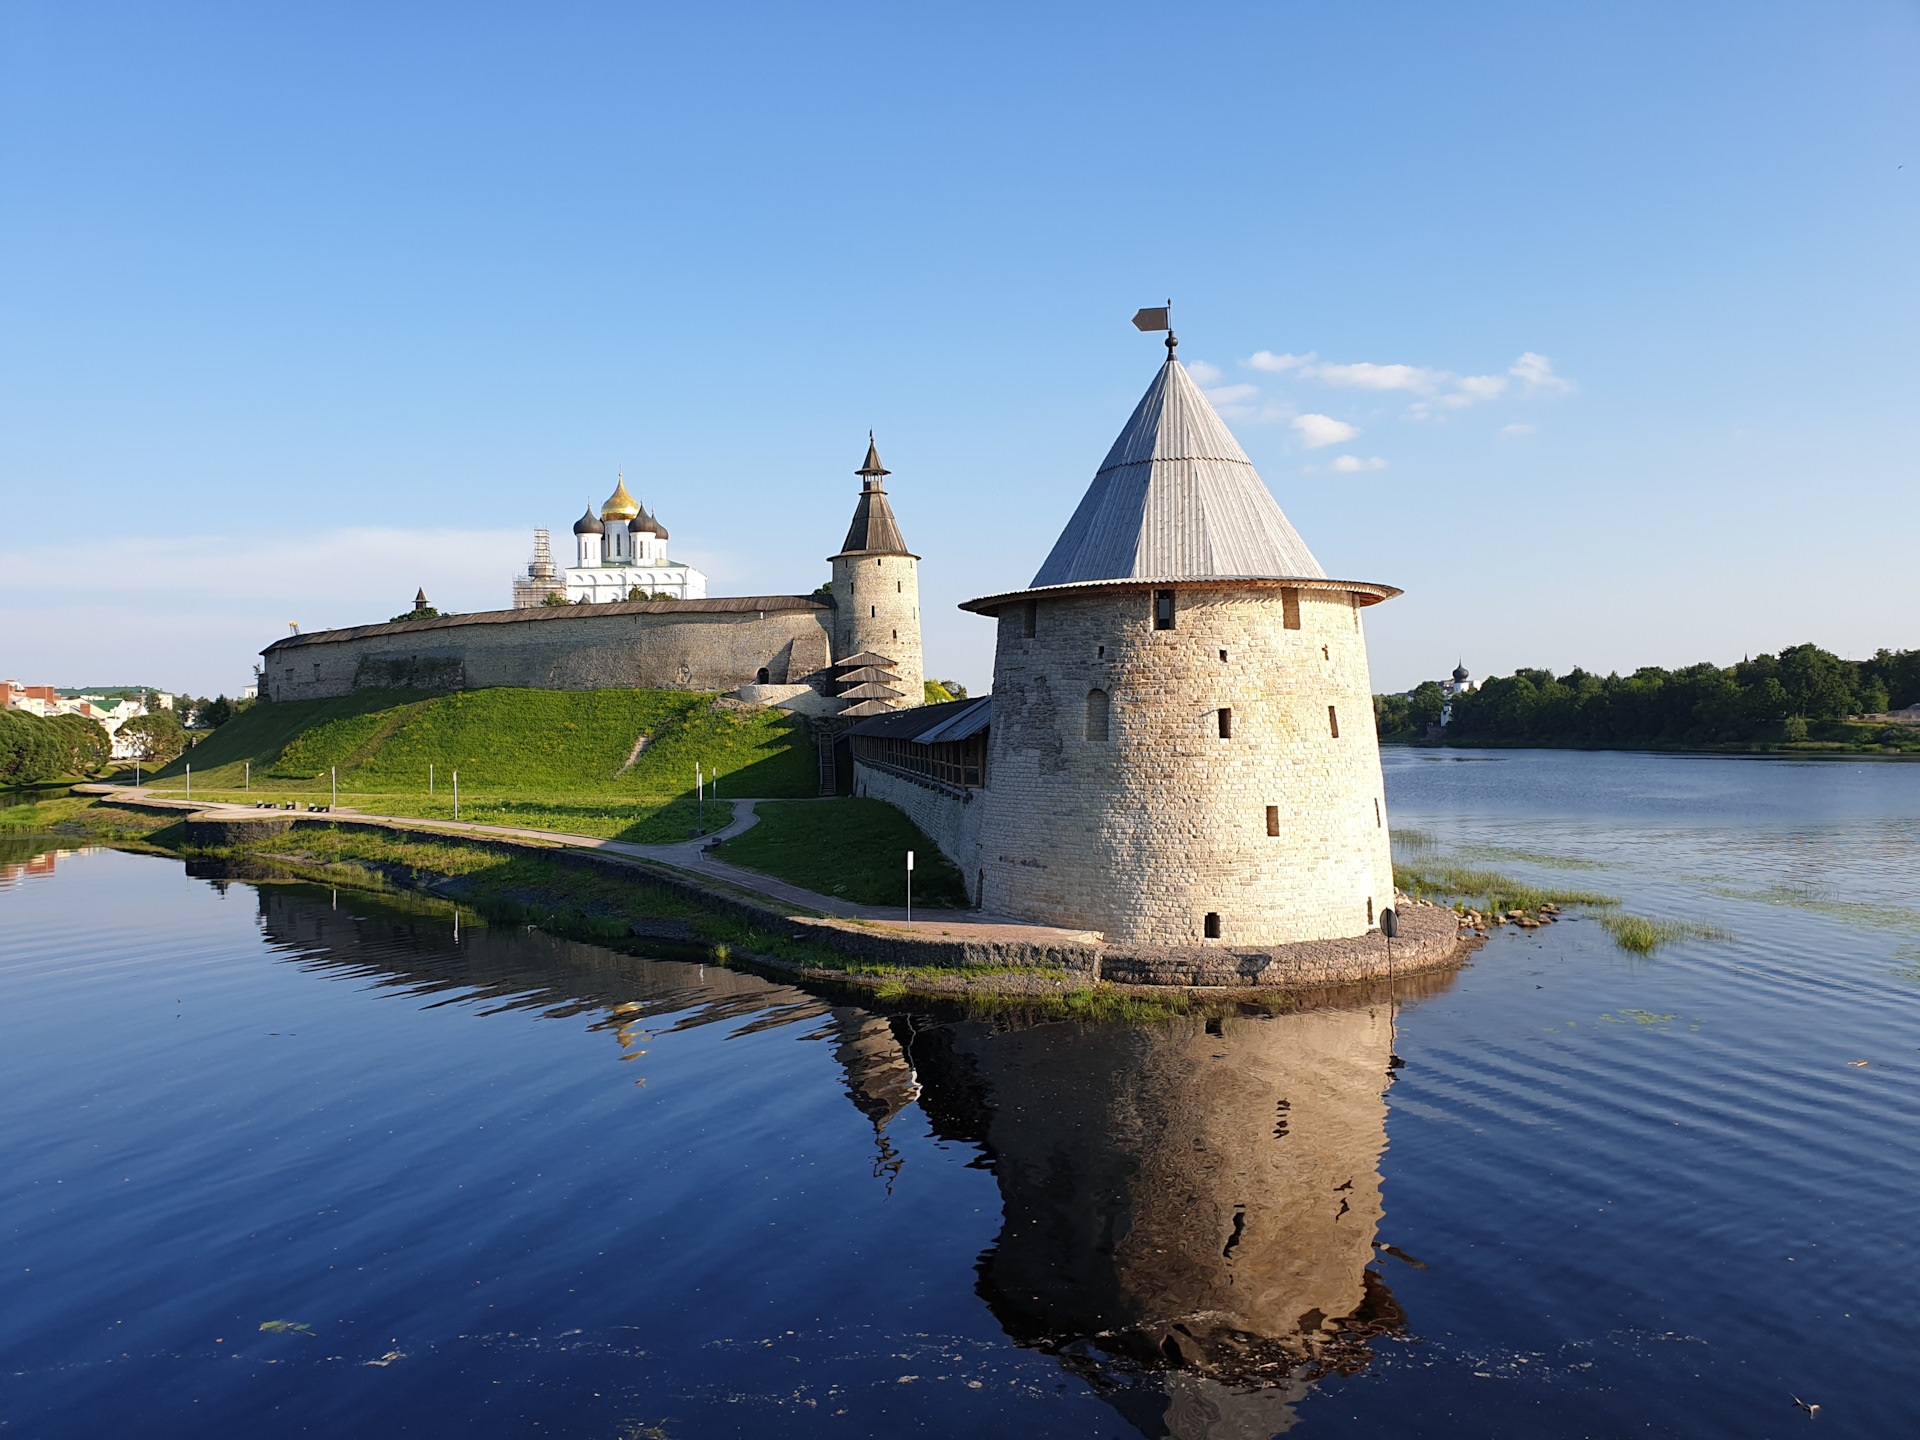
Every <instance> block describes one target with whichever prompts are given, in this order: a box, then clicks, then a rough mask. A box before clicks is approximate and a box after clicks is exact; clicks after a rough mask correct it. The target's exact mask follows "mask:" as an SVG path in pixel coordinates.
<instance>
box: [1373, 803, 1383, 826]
mask: <svg viewBox="0 0 1920 1440" xmlns="http://www.w3.org/2000/svg"><path fill="white" fill-rule="evenodd" d="M1373 828H1374V829H1376V830H1379V829H1382V828H1384V827H1383V826H1382V824H1381V821H1380V797H1379V796H1378V795H1376V796H1374V797H1373Z"/></svg>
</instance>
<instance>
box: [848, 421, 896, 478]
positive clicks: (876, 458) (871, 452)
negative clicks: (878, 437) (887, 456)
mask: <svg viewBox="0 0 1920 1440" xmlns="http://www.w3.org/2000/svg"><path fill="white" fill-rule="evenodd" d="M853 473H854V474H856V475H891V474H892V473H893V472H892V471H891V470H889V469H887V467H886V466H884V465H882V464H881V463H880V451H879V450H878V449H877V448H875V446H874V443H873V432H872V431H871V430H869V431H868V432H867V463H866V464H864V465H862V466H861V467H860V468H859V469H858V470H856V471H854V472H853Z"/></svg>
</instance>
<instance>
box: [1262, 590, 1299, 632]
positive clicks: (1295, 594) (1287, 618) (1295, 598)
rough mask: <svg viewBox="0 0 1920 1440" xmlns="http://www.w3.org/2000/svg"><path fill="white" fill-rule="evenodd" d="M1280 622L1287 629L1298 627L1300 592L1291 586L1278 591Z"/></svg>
mask: <svg viewBox="0 0 1920 1440" xmlns="http://www.w3.org/2000/svg"><path fill="white" fill-rule="evenodd" d="M1268 613H1269V614H1271V613H1272V612H1271V611H1269V612H1268ZM1280 623H1281V624H1282V625H1284V626H1286V627H1287V629H1289V630H1298V629H1299V628H1300V592H1299V591H1298V590H1295V589H1293V588H1292V587H1291V586H1289V587H1288V588H1286V589H1284V590H1282V591H1281V592H1280Z"/></svg>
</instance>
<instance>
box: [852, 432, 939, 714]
mask: <svg viewBox="0 0 1920 1440" xmlns="http://www.w3.org/2000/svg"><path fill="white" fill-rule="evenodd" d="M853 473H854V474H856V475H858V476H859V477H860V479H861V488H860V499H859V502H858V503H857V504H856V505H855V506H854V507H853V524H852V525H850V526H848V527H847V539H846V543H845V544H844V545H842V546H841V547H840V553H839V554H838V555H835V556H832V557H831V558H830V559H829V561H828V563H829V564H831V565H832V566H833V603H834V604H835V605H836V606H837V607H838V609H837V610H836V611H835V614H834V619H833V658H834V659H835V660H836V661H839V660H844V659H846V658H847V657H848V656H850V655H862V654H867V655H880V656H884V657H885V658H886V659H888V660H890V661H892V662H893V667H892V668H893V671H894V673H895V674H896V675H898V676H899V677H900V685H899V688H900V690H901V692H902V693H901V696H900V698H899V699H897V700H893V701H890V702H888V703H890V704H891V705H893V706H894V707H895V708H897V709H905V708H906V707H908V706H912V705H918V704H920V703H921V701H922V700H923V699H924V698H925V694H926V690H925V682H926V663H925V661H924V660H923V659H922V658H921V654H920V557H919V556H918V555H915V554H914V553H912V552H911V551H910V550H908V549H907V542H906V541H905V540H904V539H902V538H901V535H900V523H899V522H898V521H897V520H895V519H894V518H893V506H892V505H891V504H889V503H888V501H887V488H886V486H885V485H883V484H882V483H881V481H882V480H883V479H884V477H886V476H887V475H889V474H891V473H892V472H891V471H890V470H888V469H887V468H886V466H884V465H882V464H881V463H880V452H879V450H878V449H877V448H876V447H875V445H874V441H873V435H872V432H868V435H867V459H866V463H865V464H863V465H862V466H861V467H860V468H859V469H858V470H856V471H854V472H853Z"/></svg>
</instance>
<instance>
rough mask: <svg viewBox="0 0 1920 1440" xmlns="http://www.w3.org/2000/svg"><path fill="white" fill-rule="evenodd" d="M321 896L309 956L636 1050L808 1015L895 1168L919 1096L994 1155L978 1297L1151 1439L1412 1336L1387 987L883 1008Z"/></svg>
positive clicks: (1242, 1433) (277, 907)
mask: <svg viewBox="0 0 1920 1440" xmlns="http://www.w3.org/2000/svg"><path fill="white" fill-rule="evenodd" d="M276 892H277V893H276ZM310 896H311V892H307V893H305V894H302V893H300V892H299V891H294V890H289V889H283V888H282V887H277V886H274V887H265V888H263V891H262V894H261V915H262V921H263V927H264V928H265V929H266V930H267V932H268V934H269V936H270V937H271V938H272V939H274V940H275V941H277V942H279V943H280V944H281V945H282V946H285V947H286V948H287V949H288V950H290V951H292V952H293V953H294V956H295V957H296V958H297V959H299V960H300V961H303V962H306V963H309V964H312V963H316V962H318V963H320V964H322V965H326V966H328V967H332V966H344V967H347V968H349V969H352V970H356V971H358V972H359V973H360V974H362V975H367V976H370V977H371V976H374V975H377V976H378V977H379V979H378V980H377V981H376V983H384V984H387V985H394V986H397V987H401V988H404V989H407V990H410V991H413V992H415V993H420V992H432V991H435V990H439V989H442V988H455V987H457V988H460V989H462V990H468V991H469V993H472V989H471V987H479V995H480V996H482V997H485V996H487V995H488V994H489V993H490V994H491V995H492V996H493V997H496V998H497V1000H498V1002H499V1003H501V1004H504V1005H507V1006H510V1007H515V1008H518V1007H532V1008H539V1009H542V1010H545V1011H546V1012H547V1013H550V1014H580V1013H591V1012H593V1011H596V1010H597V1011H600V1012H601V1013H602V1016H603V1018H602V1019H600V1020H599V1021H598V1022H597V1024H596V1026H595V1028H597V1029H602V1030H605V1031H608V1032H610V1033H611V1034H612V1036H613V1038H614V1039H615V1040H616V1041H617V1042H618V1044H619V1045H620V1046H621V1048H622V1050H623V1051H625V1052H627V1054H629V1055H637V1054H639V1053H642V1051H641V1049H640V1047H641V1046H643V1045H644V1043H645V1042H646V1041H647V1040H648V1039H649V1038H652V1037H654V1036H658V1035H660V1034H662V1033H665V1032H667V1031H671V1030H679V1029H685V1028H689V1027H691V1026H695V1025H703V1024H710V1023H714V1022H729V1023H732V1024H735V1025H737V1026H738V1027H739V1029H740V1031H742V1032H744V1031H753V1030H763V1029H769V1028H773V1027H776V1026H784V1025H790V1024H794V1023H796V1022H813V1026H812V1030H811V1033H812V1035H814V1036H817V1037H818V1038H820V1039H824V1040H828V1041H830V1042H831V1043H832V1045H833V1049H834V1053H835V1058H836V1060H837V1061H838V1063H839V1065H840V1067H841V1072H842V1075H843V1078H844V1082H845V1085H846V1090H847V1095H848V1098H849V1099H850V1100H851V1101H852V1103H853V1104H854V1105H855V1106H856V1107H857V1108H858V1109H859V1110H860V1111H861V1112H862V1113H863V1114H864V1115H865V1116H866V1117H867V1119H868V1120H869V1121H870V1122H871V1123H872V1125H873V1127H874V1131H875V1135H876V1141H877V1147H876V1156H875V1161H874V1172H875V1174H876V1175H877V1176H880V1177H882V1178H884V1179H886V1180H887V1182H888V1183H889V1184H891V1183H892V1182H893V1178H894V1176H895V1175H896V1174H897V1173H898V1172H899V1170H900V1167H901V1159H900V1156H899V1154H898V1152H897V1151H896V1150H895V1149H894V1147H893V1145H892V1144H891V1143H890V1142H889V1140H888V1138H887V1131H888V1128H889V1126H890V1125H892V1124H894V1123H895V1122H896V1121H897V1119H898V1117H899V1115H900V1113H901V1112H902V1111H904V1110H906V1109H907V1108H908V1107H910V1106H912V1105H913V1104H915V1103H916V1102H917V1103H918V1104H919V1106H920V1107H921V1109H922V1110H923V1112H924V1113H925V1114H926V1115H927V1117H928V1118H929V1120H930V1121H931V1123H932V1126H933V1128H934V1130H935V1131H936V1132H937V1133H939V1134H940V1135H942V1136H943V1137H945V1138H947V1139H950V1140H956V1141H963V1142H968V1143H971V1144H973V1145H977V1146H978V1147H979V1148H980V1149H981V1150H982V1152H983V1153H984V1156H985V1159H986V1163H987V1164H989V1165H990V1166H991V1168H992V1170H993V1171H994V1173H995V1175H996V1176H997V1179H998V1183H999V1187H1000V1193H1001V1198H1002V1203H1003V1207H1004V1221H1003V1225H1002V1228H1001V1231H1000V1234H999V1236H998V1238H997V1239H996V1241H995V1242H994V1244H993V1245H992V1246H991V1247H990V1248H989V1249H988V1250H987V1251H986V1252H985V1253H984V1254H983V1255H982V1256H981V1257H980V1260H979V1264H978V1282H977V1286H976V1289H977V1291H978V1293H979V1295H980V1296H981V1298H982V1299H983V1300H984V1301H985V1302H986V1304H987V1306H988V1308H989V1309H990V1310H991V1312H992V1314H993V1315H994V1317H995V1319H996V1320H997V1321H998V1322H999V1324H1000V1325H1001V1326H1002V1327H1003V1328H1004V1329H1005V1331H1006V1332H1007V1334H1008V1335H1009V1336H1010V1337H1011V1338H1012V1339H1013V1340H1014V1341H1015V1342H1016V1343H1017V1344H1020V1345H1023V1346H1028V1347H1032V1348H1036V1349H1040V1350H1043V1351H1045V1352H1047V1353H1049V1354H1051V1355H1053V1356H1055V1357H1056V1358H1057V1359H1058V1360H1059V1361H1060V1363H1061V1364H1062V1365H1063V1366H1065V1367H1066V1368H1067V1369H1068V1370H1070V1371H1072V1372H1073V1373H1075V1374H1077V1375H1079V1376H1081V1377H1082V1378H1083V1379H1084V1380H1085V1381H1086V1382H1087V1383H1088V1384H1089V1385H1090V1386H1092V1387H1093V1388H1094V1389H1095V1391H1096V1392H1097V1393H1098V1394H1100V1395H1101V1396H1102V1397H1103V1398H1104V1399H1105V1400H1106V1401H1107V1402H1108V1403H1109V1404H1111V1405H1112V1406H1113V1407H1114V1409H1115V1410H1116V1411H1118V1412H1119V1413H1120V1414H1121V1415H1122V1416H1123V1417H1125V1419H1126V1420H1127V1421H1129V1422H1130V1423H1131V1424H1132V1426H1133V1427H1134V1428H1135V1429H1137V1430H1138V1431H1139V1432H1140V1433H1141V1434H1143V1435H1146V1436H1152V1437H1160V1436H1170V1437H1178V1440H1202V1437H1204V1440H1263V1437H1266V1436H1271V1435H1274V1434H1278V1433H1280V1432H1281V1431H1284V1430H1286V1429H1288V1428H1289V1427H1290V1426H1291V1425H1292V1424H1293V1423H1294V1421H1295V1418H1296V1416H1295V1412H1294V1409H1293V1406H1294V1404H1295V1402H1297V1401H1298V1400H1300V1399H1301V1398H1302V1397H1303V1396H1305V1394H1306V1393H1307V1391H1308V1389H1309V1387H1310V1385H1311V1384H1312V1382H1313V1381H1314V1380H1315V1379H1316V1378H1319V1377H1321V1376H1324V1375H1328V1374H1352V1373H1355V1372H1357V1371H1358V1370H1359V1369H1361V1368H1362V1367H1364V1366H1365V1365H1366V1364H1367V1362H1368V1360H1369V1358H1370V1355H1371V1351H1370V1348H1369V1342H1370V1341H1371V1340H1372V1339H1373V1338H1375V1337H1378V1336H1381V1335H1386V1334H1391V1333H1394V1332H1397V1331H1400V1330H1403V1329H1404V1328H1405V1323H1406V1322H1405V1315H1404V1314H1403V1312H1402V1311H1401V1308H1400V1306H1399V1304H1398V1303H1397V1302H1396V1301H1395V1300H1394V1297H1393V1295H1392V1293H1391V1291H1390V1290H1389V1289H1388V1288H1387V1285H1386V1282H1385V1281H1384V1280H1383V1279H1382V1278H1381V1276H1380V1274H1379V1273H1378V1271H1377V1270H1376V1269H1375V1268H1373V1262H1374V1258H1375V1256H1374V1252H1375V1249H1376V1244H1377V1235H1378V1229H1379V1224H1380V1218H1381V1197H1380V1169H1379V1165H1380V1155H1381V1152H1382V1150H1383V1149H1384V1147H1385V1144H1386V1090H1387V1087H1388V1085H1389V1084H1390V1083H1391V1067H1392V1065H1393V1064H1394V1063H1395V1062H1394V1057H1393V1051H1392V1037H1393V1026H1392V1010H1393V1004H1392V1001H1391V999H1390V998H1389V996H1388V995H1387V994H1386V993H1384V992H1383V993H1381V994H1379V995H1377V996H1371V997H1365V998H1361V999H1358V1000H1355V1001H1353V1002H1352V1003H1349V1004H1346V1005H1344V1006H1336V1005H1329V1006H1327V1007H1326V1008H1318V1009H1306V1010H1300V1011H1296V1012H1290V1013H1283V1014H1272V1015H1243V1016H1235V1017H1229V1018H1226V1019H1222V1020H1212V1021H1202V1020H1198V1019H1195V1020H1175V1021H1163V1022H1156V1023H1151V1024H1120V1023H1111V1024H1097V1025H1096V1024H1084V1023H1063V1022H1054V1023H1040V1024H1024V1025H1023V1024H1018V1023H1007V1022H1002V1021H993V1022H988V1021H971V1020H963V1021H941V1020H937V1019H929V1018H928V1017H925V1016H919V1017H909V1016H902V1015H895V1016H891V1017H887V1016H882V1015H879V1014H876V1013H873V1012H871V1011H869V1010H866V1009H864V1008H862V1007H859V1006H854V1005H847V1004H835V1003H833V1002H831V1001H828V1000H824V999H822V998H821V997H819V996H817V995H814V994H811V993H808V992H807V991H804V990H801V989H798V988H796V987H793V986H789V985H782V984H778V983H775V982H772V981H768V980H763V979H760V978H759V977H757V976H754V975H751V974H747V973H743V972H740V971H731V970H724V969H719V968H716V967H707V966H700V965H697V964H691V963H686V962H681V961H672V960H659V959H650V958H643V957H637V956H633V955H625V954H620V953H617V952H615V951H613V950H610V949H607V948H605V947H602V946H598V945H587V944H578V943H575V942H571V941H566V940H560V939H555V938H553V937H551V936H548V935H544V934H541V933H539V932H530V931H522V930H508V929H504V928H502V929H494V928H492V927H486V928H475V929H471V930H469V931H467V932H466V933H464V934H463V935H462V937H461V941H460V944H459V946H458V948H457V949H456V948H455V947H453V946H452V945H450V944H449V942H448V939H447V932H446V926H445V924H444V921H443V920H442V919H441V918H440V917H426V916H420V917H410V918H403V917H401V916H398V915H388V916H382V917H379V918H375V917H373V916H370V915H368V914H367V913H366V912H365V908H364V907H363V906H362V905H361V904H358V903H356V905H355V907H354V908H355V909H356V910H358V911H360V912H361V913H359V914H353V915H350V914H348V913H347V912H345V911H343V910H334V909H332V908H331V907H330V905H329V904H328V902H326V901H324V900H323V901H320V902H318V903H316V902H315V900H314V899H312V898H310ZM1449 983H1450V977H1445V976H1442V977H1436V978H1429V979H1426V980H1424V981H1423V982H1418V984H1417V988H1420V989H1435V988H1440V987H1443V986H1445V985H1447V984H1449ZM1405 996H1406V990H1405V987H1402V989H1401V992H1400V998H1402V999H1404V998H1405ZM1416 1263H1417V1262H1416Z"/></svg>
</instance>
